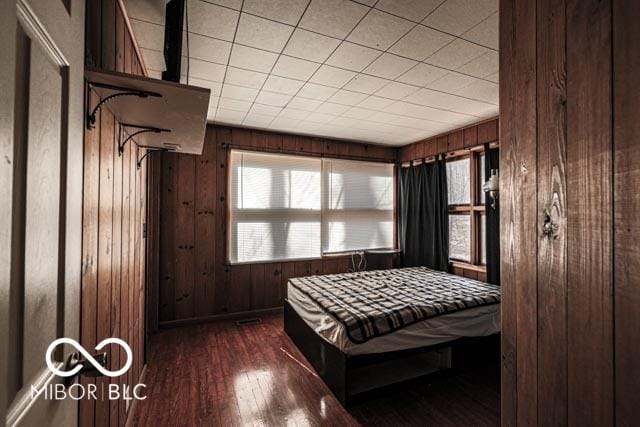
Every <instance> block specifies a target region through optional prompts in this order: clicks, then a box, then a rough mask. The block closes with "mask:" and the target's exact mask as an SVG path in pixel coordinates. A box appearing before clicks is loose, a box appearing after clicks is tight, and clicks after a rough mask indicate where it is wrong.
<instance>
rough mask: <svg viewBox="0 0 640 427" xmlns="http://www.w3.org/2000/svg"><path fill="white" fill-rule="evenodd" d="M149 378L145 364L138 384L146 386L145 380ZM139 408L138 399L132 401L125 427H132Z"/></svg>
mask: <svg viewBox="0 0 640 427" xmlns="http://www.w3.org/2000/svg"><path fill="white" fill-rule="evenodd" d="M146 377H147V365H146V364H145V365H144V366H143V367H142V372H141V373H140V379H138V383H142V384H144V379H145V378H146ZM148 391H149V388H147V392H148ZM137 406H138V399H133V400H132V401H131V407H130V408H129V411H128V412H127V420H126V421H125V422H124V425H125V426H126V427H130V426H132V425H133V424H132V423H133V416H134V415H135V413H136V407H137Z"/></svg>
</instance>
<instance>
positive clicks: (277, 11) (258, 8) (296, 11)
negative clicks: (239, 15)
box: [242, 0, 308, 25]
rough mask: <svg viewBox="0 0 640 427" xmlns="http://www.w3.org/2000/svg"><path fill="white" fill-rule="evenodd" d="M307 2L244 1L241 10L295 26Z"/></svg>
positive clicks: (277, 0) (276, 0)
mask: <svg viewBox="0 0 640 427" xmlns="http://www.w3.org/2000/svg"><path fill="white" fill-rule="evenodd" d="M307 3H308V0H244V6H243V8H242V10H244V11H245V12H248V13H252V14H254V15H258V16H262V17H264V18H269V19H273V20H274V21H278V22H283V23H285V24H289V25H296V24H297V23H298V20H299V19H300V17H301V16H302V13H303V12H304V9H305V7H306V6H307Z"/></svg>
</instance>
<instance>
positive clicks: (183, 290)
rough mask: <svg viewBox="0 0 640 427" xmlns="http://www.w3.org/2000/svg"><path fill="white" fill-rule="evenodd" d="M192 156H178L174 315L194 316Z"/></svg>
mask: <svg viewBox="0 0 640 427" xmlns="http://www.w3.org/2000/svg"><path fill="white" fill-rule="evenodd" d="M195 170H196V168H195V156H190V155H188V154H179V155H178V172H177V189H176V191H177V197H178V206H177V207H176V237H175V248H176V249H175V250H176V315H177V316H179V317H180V318H188V317H192V316H193V315H194V314H195V301H194V299H195V294H194V290H195V289H194V261H195V259H194V252H195V251H194V249H195V235H194V226H195V203H194V196H195V194H194V192H195Z"/></svg>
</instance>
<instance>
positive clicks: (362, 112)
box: [342, 107, 375, 120]
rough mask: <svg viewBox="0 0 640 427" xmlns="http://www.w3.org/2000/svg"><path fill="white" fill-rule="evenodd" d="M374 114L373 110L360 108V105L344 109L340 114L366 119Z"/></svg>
mask: <svg viewBox="0 0 640 427" xmlns="http://www.w3.org/2000/svg"><path fill="white" fill-rule="evenodd" d="M374 114H375V111H374V110H367V109H365V108H360V107H352V108H350V109H349V110H348V111H345V112H344V113H343V114H342V116H343V117H349V118H353V119H361V120H363V119H364V120H366V119H368V118H369V117H371V116H373V115H374Z"/></svg>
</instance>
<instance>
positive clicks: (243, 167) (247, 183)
mask: <svg viewBox="0 0 640 427" xmlns="http://www.w3.org/2000/svg"><path fill="white" fill-rule="evenodd" d="M230 162H231V163H230V164H231V170H230V173H231V188H230V191H231V203H230V212H229V214H230V230H229V231H230V236H229V260H230V261H231V262H232V263H242V262H255V261H273V260H285V259H297V258H316V257H320V256H321V242H320V239H321V168H322V163H321V160H320V159H317V158H308V157H299V156H284V155H277V154H262V153H252V152H243V151H235V150H233V151H231V156H230Z"/></svg>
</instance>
